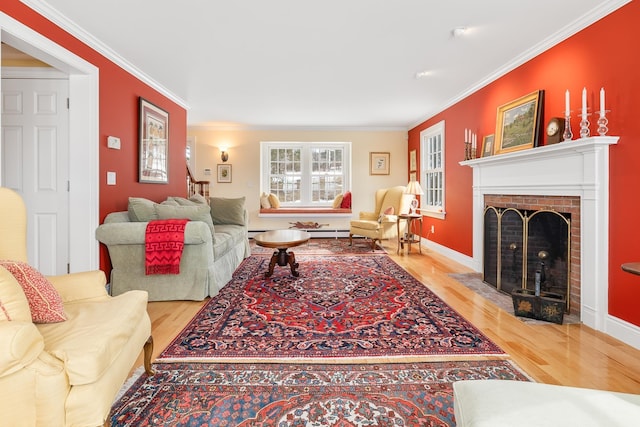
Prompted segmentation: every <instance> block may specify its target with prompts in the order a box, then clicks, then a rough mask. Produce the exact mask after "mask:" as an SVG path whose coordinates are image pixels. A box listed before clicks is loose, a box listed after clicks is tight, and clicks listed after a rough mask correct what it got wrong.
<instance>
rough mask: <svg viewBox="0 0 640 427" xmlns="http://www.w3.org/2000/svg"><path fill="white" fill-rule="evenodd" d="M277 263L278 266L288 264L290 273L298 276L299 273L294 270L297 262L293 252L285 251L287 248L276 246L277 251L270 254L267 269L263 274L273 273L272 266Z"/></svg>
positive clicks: (268, 275) (266, 275) (269, 274)
mask: <svg viewBox="0 0 640 427" xmlns="http://www.w3.org/2000/svg"><path fill="white" fill-rule="evenodd" d="M276 264H278V265H279V266H280V267H284V266H286V265H287V264H289V267H290V268H291V274H292V275H293V276H295V277H298V276H300V273H298V272H297V271H296V269H297V268H298V263H297V262H296V255H295V254H294V253H293V252H287V248H278V252H274V253H273V255H271V262H269V271H267V272H266V273H265V274H264V276H265V277H270V276H271V275H272V274H273V268H274V267H275V265H276Z"/></svg>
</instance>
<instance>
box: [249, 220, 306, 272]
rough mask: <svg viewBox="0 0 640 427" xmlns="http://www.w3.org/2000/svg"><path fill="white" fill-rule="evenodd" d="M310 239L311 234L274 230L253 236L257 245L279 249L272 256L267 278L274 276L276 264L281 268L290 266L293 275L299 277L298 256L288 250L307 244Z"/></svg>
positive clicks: (299, 231) (300, 231)
mask: <svg viewBox="0 0 640 427" xmlns="http://www.w3.org/2000/svg"><path fill="white" fill-rule="evenodd" d="M310 237H311V236H310V235H309V233H307V232H306V231H302V230H272V231H265V232H263V233H259V234H256V235H255V236H253V240H255V241H256V245H258V246H262V247H264V248H275V249H278V251H277V252H274V253H273V255H271V262H269V271H267V272H266V273H265V274H264V275H265V277H269V276H271V275H272V274H273V267H275V265H276V264H278V265H279V266H281V267H284V266H285V265H287V264H289V267H290V268H291V274H292V275H294V276H295V277H298V276H299V275H300V273H298V271H297V270H296V269H297V268H298V263H297V262H296V256H295V254H294V253H293V252H291V251H287V249H289V248H293V247H295V246H300V245H302V244H303V243H307V242H308V241H309V238H310Z"/></svg>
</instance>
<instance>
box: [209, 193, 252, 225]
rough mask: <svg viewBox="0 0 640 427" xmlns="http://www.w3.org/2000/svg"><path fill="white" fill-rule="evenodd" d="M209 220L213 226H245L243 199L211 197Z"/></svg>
mask: <svg viewBox="0 0 640 427" xmlns="http://www.w3.org/2000/svg"><path fill="white" fill-rule="evenodd" d="M211 218H212V219H213V223H214V224H235V225H245V223H244V197H238V198H237V199H225V198H222V197H212V198H211Z"/></svg>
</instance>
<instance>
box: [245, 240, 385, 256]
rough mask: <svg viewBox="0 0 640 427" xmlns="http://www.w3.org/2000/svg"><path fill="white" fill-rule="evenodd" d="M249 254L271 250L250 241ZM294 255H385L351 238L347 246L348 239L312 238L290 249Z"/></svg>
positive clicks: (260, 253) (379, 250)
mask: <svg viewBox="0 0 640 427" xmlns="http://www.w3.org/2000/svg"><path fill="white" fill-rule="evenodd" d="M250 244H251V254H252V255H269V256H271V254H272V253H273V251H274V250H273V249H271V248H263V247H261V246H258V245H256V243H255V242H254V241H253V239H251V240H250ZM291 251H293V252H294V253H295V254H296V257H297V256H298V255H302V254H317V255H345V254H347V255H348V254H360V255H372V254H385V253H386V251H385V250H384V249H383V248H381V247H380V246H379V245H376V248H375V249H374V250H372V249H371V240H369V239H362V238H355V237H354V238H353V244H352V245H349V239H345V238H338V239H328V238H322V239H319V238H312V239H309V241H308V242H307V243H305V244H303V245H300V246H296V247H295V248H291Z"/></svg>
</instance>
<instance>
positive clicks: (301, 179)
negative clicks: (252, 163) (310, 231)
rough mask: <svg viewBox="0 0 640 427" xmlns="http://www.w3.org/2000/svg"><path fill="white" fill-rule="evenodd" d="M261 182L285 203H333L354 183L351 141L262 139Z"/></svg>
mask: <svg viewBox="0 0 640 427" xmlns="http://www.w3.org/2000/svg"><path fill="white" fill-rule="evenodd" d="M260 152H261V156H262V157H261V158H262V161H261V168H262V173H261V174H260V176H261V185H260V188H262V189H263V190H262V191H264V192H266V193H273V194H275V195H276V196H277V197H278V199H279V200H280V204H281V205H282V206H290V207H321V206H331V204H332V202H333V199H335V197H336V196H337V195H338V194H342V193H344V192H345V191H347V190H348V189H349V187H350V185H351V172H350V171H351V160H350V159H351V143H348V142H261V143H260Z"/></svg>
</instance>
